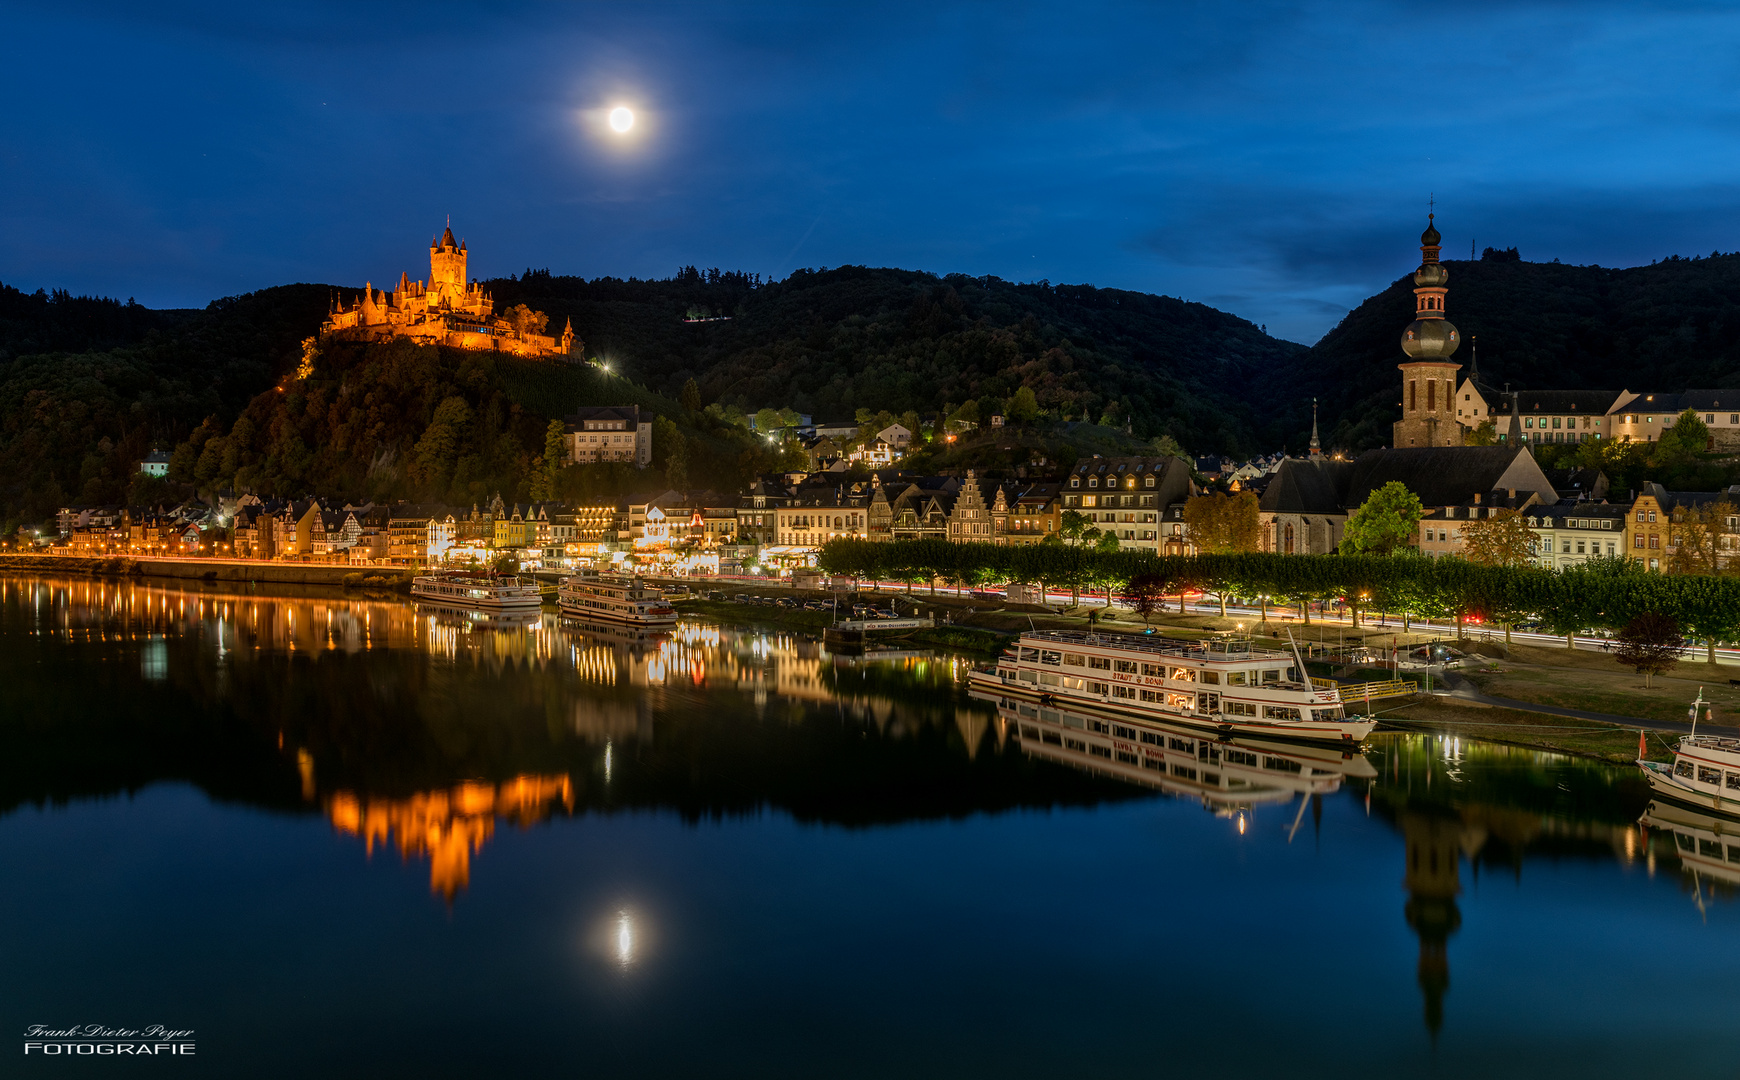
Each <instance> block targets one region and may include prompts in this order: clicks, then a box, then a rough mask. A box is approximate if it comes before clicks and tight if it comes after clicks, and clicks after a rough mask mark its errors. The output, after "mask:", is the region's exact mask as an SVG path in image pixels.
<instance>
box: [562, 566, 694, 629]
mask: <svg viewBox="0 0 1740 1080" xmlns="http://www.w3.org/2000/svg"><path fill="white" fill-rule="evenodd" d="M556 603H557V604H558V605H559V606H560V607H561V609H562V614H564V615H571V616H573V617H574V618H577V619H591V620H602V621H605V622H613V623H618V624H621V625H624V626H637V627H645V628H654V627H670V626H675V625H676V624H677V609H676V608H674V607H672V606H671V605H670V602H669V601H667V600H666V599H665V598H664V594H663V593H662V592H661V591H660V590H658V589H656V588H654V587H653V586H651V585H647V584H644V583H643V582H642V581H641V580H640V579H639V578H635V577H623V576H621V575H618V574H600V573H596V572H594V571H582V572H581V573H578V574H574V575H572V576H570V577H565V578H563V579H562V583H561V584H560V585H559V586H558V587H557V588H556Z"/></svg>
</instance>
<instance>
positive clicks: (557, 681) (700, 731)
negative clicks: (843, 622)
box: [0, 578, 1132, 899]
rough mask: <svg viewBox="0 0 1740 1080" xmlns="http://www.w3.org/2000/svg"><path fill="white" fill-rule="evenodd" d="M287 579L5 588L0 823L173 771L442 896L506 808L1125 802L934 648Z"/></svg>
mask: <svg viewBox="0 0 1740 1080" xmlns="http://www.w3.org/2000/svg"><path fill="white" fill-rule="evenodd" d="M286 592H287V595H268V594H265V593H262V592H259V591H257V590H251V589H248V588H246V587H238V586H231V585H221V586H220V585H207V586H200V585H193V586H179V585H170V584H161V583H157V582H151V581H143V580H122V581H103V580H87V579H74V580H55V579H3V578H0V635H4V636H5V637H6V638H7V639H9V643H12V642H17V641H20V640H28V641H34V642H35V647H34V648H33V649H22V650H21V649H19V648H17V647H12V648H7V649H5V650H0V679H4V681H6V682H8V683H10V684H12V685H14V686H17V687H20V688H21V689H20V690H19V696H18V701H17V704H18V706H19V710H18V714H19V715H20V716H22V717H28V718H29V719H30V721H31V722H30V723H28V724H26V725H24V726H19V725H12V726H9V727H7V728H4V729H0V739H4V740H5V742H6V747H5V749H9V750H12V751H14V752H12V753H0V812H3V811H4V810H6V809H9V808H11V807H15V806H17V805H19V804H21V803H27V802H34V803H40V802H43V801H47V800H55V801H59V800H64V799H67V798H72V797H77V796H81V795H100V794H105V793H108V792H114V791H122V790H128V791H130V790H137V789H139V788H141V787H143V786H145V785H147V784H150V783H152V782H155V781H158V780H166V779H187V780H192V781H193V782H195V783H197V784H198V785H200V786H201V787H202V788H204V789H205V790H207V791H208V792H211V793H212V794H214V795H216V796H219V797H222V798H231V799H241V800H245V801H250V802H255V803H258V804H262V805H268V806H273V807H275V808H278V809H281V810H285V811H288V812H292V813H303V812H318V813H322V814H324V815H325V816H326V817H327V818H328V819H329V820H330V821H331V822H332V824H333V825H334V827H335V828H336V829H337V830H338V831H339V832H340V833H342V834H345V835H354V836H357V837H360V838H361V839H362V840H363V841H364V848H365V850H366V851H367V852H369V853H371V854H372V852H373V851H374V849H375V848H376V847H377V846H382V847H387V846H390V847H391V848H393V849H394V850H396V851H397V852H399V854H400V855H401V857H403V858H406V859H412V860H427V861H428V863H429V866H430V884H431V888H432V890H433V891H434V892H436V893H437V894H440V895H443V896H445V897H448V898H450V899H451V898H453V897H455V896H456V895H457V894H458V893H460V892H461V891H463V890H464V888H465V887H466V886H467V884H468V883H469V881H470V876H471V873H472V872H473V869H474V863H475V860H476V856H477V855H478V853H479V852H480V851H481V850H483V848H484V846H485V845H486V844H487V842H488V840H489V839H490V838H491V836H493V834H494V829H495V827H496V824H497V823H498V822H512V823H514V824H516V825H518V826H520V827H530V826H533V825H536V824H537V823H539V822H542V821H545V820H547V819H548V818H550V817H551V816H559V815H567V814H572V813H577V812H584V811H587V810H601V809H602V810H608V809H616V808H625V807H634V806H662V807H674V808H676V809H678V810H679V811H680V812H681V813H682V814H683V815H684V816H685V817H689V818H691V819H699V818H701V817H718V816H721V815H724V814H740V813H741V814H748V813H754V812H756V811H757V810H758V809H759V808H761V807H762V806H764V805H769V804H771V805H778V806H780V807H782V808H783V809H785V810H786V811H788V812H790V813H792V814H793V815H795V816H797V817H798V818H800V819H804V820H822V821H831V822H836V823H842V824H869V823H872V822H878V821H898V820H907V819H911V818H914V817H929V816H939V815H962V814H967V813H972V812H976V811H979V810H985V809H1002V808H1007V807H1010V806H1019V805H1032V806H1045V805H1056V804H1070V803H1084V802H1099V801H1106V800H1112V801H1116V800H1118V799H1123V798H1128V797H1132V796H1131V795H1130V794H1129V793H1125V792H1123V791H1121V790H1118V789H1117V788H1116V787H1114V786H1112V785H1109V784H1106V783H1104V782H1103V781H1092V780H1083V779H1081V778H1077V777H1073V776H1070V775H1068V774H1056V775H1037V776H1036V775H1035V770H1034V767H1033V766H1032V765H1031V764H1030V763H1029V762H1027V761H1026V760H1025V759H1023V758H1022V757H1021V755H1018V754H1011V755H1003V754H1002V753H1001V752H1000V751H1001V749H1002V739H1001V733H1000V729H999V733H998V736H997V738H996V739H990V734H991V732H992V730H993V727H994V725H993V722H992V718H991V716H990V715H989V714H987V713H986V712H985V711H984V710H982V709H979V708H976V707H972V706H970V705H969V704H968V703H967V702H965V701H964V700H962V699H961V698H960V695H959V693H958V683H959V681H960V679H961V677H962V676H963V675H964V673H965V670H966V665H965V663H964V662H962V661H960V660H957V659H953V658H949V657H936V656H932V655H929V654H924V653H907V654H902V655H900V656H898V657H895V658H884V659H880V660H877V659H868V660H867V659H862V658H858V659H847V658H838V657H833V656H830V655H829V654H828V653H826V652H825V651H824V650H823V648H822V647H821V644H820V642H819V641H816V640H814V639H811V638H806V637H803V636H794V635H791V634H783V633H777V632H756V631H745V630H732V629H725V628H721V627H718V626H714V625H707V624H683V625H680V626H678V627H677V628H676V629H675V630H674V631H671V632H665V633H657V634H646V633H641V632H636V631H633V630H627V629H624V628H621V627H616V626H610V625H605V624H599V625H592V624H588V623H585V622H579V621H573V620H563V619H558V618H557V617H556V616H555V615H554V614H553V613H546V614H543V615H541V616H534V617H531V618H529V619H522V620H518V621H516V622H503V621H501V620H498V619H473V618H469V617H465V616H464V615H463V614H456V613H454V612H453V611H450V610H446V609H443V608H437V607H429V606H426V605H421V604H419V605H416V606H413V605H412V604H410V603H406V602H396V601H392V600H379V599H362V598H351V597H345V596H339V595H334V594H332V593H320V594H311V595H295V591H294V590H287V591H286ZM114 660H120V661H121V662H120V663H112V662H111V661H114ZM95 700H100V701H103V702H105V703H106V705H105V708H103V709H93V708H91V707H90V705H91V702H92V701H95ZM987 749H988V750H989V752H987Z"/></svg>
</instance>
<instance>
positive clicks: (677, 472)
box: [652, 416, 689, 491]
mask: <svg viewBox="0 0 1740 1080" xmlns="http://www.w3.org/2000/svg"><path fill="white" fill-rule="evenodd" d="M652 455H653V465H655V466H656V467H658V468H660V469H663V470H664V473H665V483H667V484H669V485H670V486H671V487H673V488H675V489H676V490H678V491H682V490H684V489H685V488H687V487H688V486H689V447H688V440H687V439H685V438H684V437H683V432H682V430H681V429H680V428H678V427H677V425H676V424H675V422H673V421H672V420H671V419H670V418H669V417H665V416H659V417H655V418H654V419H653V430H652Z"/></svg>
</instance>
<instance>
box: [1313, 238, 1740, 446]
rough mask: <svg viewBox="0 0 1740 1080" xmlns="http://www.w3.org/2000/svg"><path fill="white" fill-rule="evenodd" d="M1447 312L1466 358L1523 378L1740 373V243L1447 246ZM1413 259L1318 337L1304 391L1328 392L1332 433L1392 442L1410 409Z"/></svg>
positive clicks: (1713, 382) (1681, 379)
mask: <svg viewBox="0 0 1740 1080" xmlns="http://www.w3.org/2000/svg"><path fill="white" fill-rule="evenodd" d="M1444 265H1445V266H1447V267H1448V268H1449V270H1450V295H1449V300H1448V305H1447V307H1448V312H1447V314H1448V315H1449V317H1450V321H1451V322H1453V323H1455V324H1456V328H1457V329H1458V330H1459V331H1461V335H1462V347H1461V348H1460V349H1458V350H1457V352H1456V355H1455V357H1454V359H1456V360H1457V361H1459V362H1460V363H1461V364H1462V365H1463V372H1464V373H1466V372H1467V371H1468V366H1469V362H1470V359H1471V358H1472V356H1473V354H1474V351H1475V350H1474V345H1475V343H1476V341H1475V339H1478V346H1479V357H1480V373H1481V376H1482V377H1483V379H1484V381H1486V382H1488V383H1490V384H1492V385H1493V386H1498V387H1502V386H1503V385H1504V384H1505V383H1507V382H1508V383H1510V384H1511V386H1512V387H1513V388H1515V389H1518V390H1555V389H1565V390H1581V389H1601V390H1606V389H1611V390H1620V389H1627V388H1629V389H1632V390H1665V391H1677V390H1684V389H1690V388H1706V387H1720V386H1736V385H1740V254H1728V255H1721V254H1712V255H1710V256H1707V257H1700V258H1692V259H1686V258H1679V257H1672V258H1669V259H1667V260H1664V261H1662V262H1658V263H1655V264H1652V265H1650V266H1635V267H1631V268H1628V269H1610V268H1607V267H1601V266H1569V265H1564V264H1561V263H1556V262H1552V263H1536V262H1523V261H1521V260H1519V259H1516V258H1514V257H1507V253H1500V252H1489V253H1488V254H1487V255H1486V256H1485V257H1483V258H1482V259H1480V260H1478V261H1472V262H1470V261H1466V260H1455V261H1450V260H1446V262H1445V264H1444ZM1413 287H1414V282H1413V272H1412V271H1409V273H1408V275H1407V276H1406V277H1403V278H1400V279H1398V280H1397V281H1396V282H1394V283H1393V284H1392V285H1390V287H1389V288H1387V289H1385V290H1384V291H1383V292H1381V293H1378V294H1377V295H1376V296H1373V297H1372V298H1370V299H1369V300H1367V301H1365V303H1363V304H1361V305H1360V306H1359V307H1357V308H1355V309H1354V310H1353V311H1351V312H1349V313H1348V315H1347V317H1346V318H1344V319H1343V320H1342V321H1341V323H1340V325H1338V326H1337V327H1336V328H1335V329H1334V330H1331V331H1330V332H1329V333H1328V334H1326V335H1324V337H1323V339H1322V340H1321V341H1319V342H1318V343H1317V344H1316V345H1315V346H1313V347H1312V349H1311V363H1310V364H1309V365H1307V366H1306V367H1305V368H1304V369H1303V370H1304V373H1305V374H1304V377H1303V379H1302V380H1301V382H1300V384H1299V392H1300V393H1302V394H1305V395H1312V394H1315V395H1317V396H1318V397H1320V398H1322V399H1323V409H1322V416H1323V421H1324V422H1323V428H1324V435H1325V441H1326V442H1329V443H1332V444H1333V445H1335V446H1341V447H1348V448H1354V449H1363V448H1365V447H1372V446H1384V445H1388V443H1389V439H1390V425H1391V424H1392V423H1393V422H1394V421H1396V420H1399V419H1401V408H1400V404H1399V402H1400V400H1401V396H1400V395H1401V391H1400V389H1399V387H1400V385H1401V381H1400V380H1401V373H1400V372H1398V371H1397V370H1396V365H1397V364H1398V363H1401V362H1402V361H1403V360H1405V359H1406V357H1404V356H1403V354H1402V349H1401V344H1400V341H1401V336H1402V330H1403V329H1404V328H1405V327H1406V326H1407V325H1408V323H1409V322H1411V321H1413V317H1414V294H1413Z"/></svg>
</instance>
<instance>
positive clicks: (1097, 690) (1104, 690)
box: [1088, 682, 1112, 694]
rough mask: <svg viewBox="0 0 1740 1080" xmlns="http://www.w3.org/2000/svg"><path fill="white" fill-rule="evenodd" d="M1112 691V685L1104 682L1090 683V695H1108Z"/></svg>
mask: <svg viewBox="0 0 1740 1080" xmlns="http://www.w3.org/2000/svg"><path fill="white" fill-rule="evenodd" d="M1111 690H1112V687H1111V684H1110V683H1103V682H1091V683H1088V693H1090V694H1108V693H1111Z"/></svg>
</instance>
